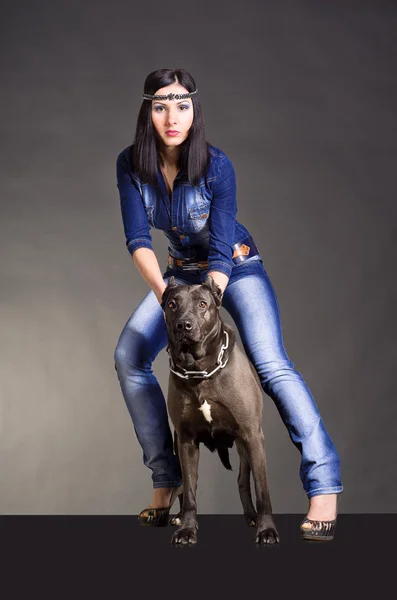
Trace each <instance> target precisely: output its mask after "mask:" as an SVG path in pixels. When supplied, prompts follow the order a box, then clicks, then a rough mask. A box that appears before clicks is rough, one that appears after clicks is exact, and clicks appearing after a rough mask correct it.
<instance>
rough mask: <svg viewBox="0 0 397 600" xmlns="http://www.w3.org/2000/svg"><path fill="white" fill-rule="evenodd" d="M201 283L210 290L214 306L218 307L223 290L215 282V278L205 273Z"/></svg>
mask: <svg viewBox="0 0 397 600" xmlns="http://www.w3.org/2000/svg"><path fill="white" fill-rule="evenodd" d="M202 285H205V287H207V288H208V289H209V290H210V292H211V294H212V295H213V297H214V300H215V304H216V307H217V308H219V307H220V306H221V304H222V297H223V292H222V290H221V288H220V287H219V285H218V284H217V283H216V281H215V279H213V278H212V277H211V275H207V277H206V278H205V281H204V282H203V284H202Z"/></svg>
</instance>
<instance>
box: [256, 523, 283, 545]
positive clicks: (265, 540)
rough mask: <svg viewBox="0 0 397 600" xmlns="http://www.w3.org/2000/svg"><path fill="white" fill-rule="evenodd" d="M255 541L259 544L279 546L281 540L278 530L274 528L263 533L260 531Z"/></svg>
mask: <svg viewBox="0 0 397 600" xmlns="http://www.w3.org/2000/svg"><path fill="white" fill-rule="evenodd" d="M255 541H256V543H257V544H263V545H270V544H279V543H280V538H279V535H278V533H277V529H275V528H274V527H267V528H266V529H263V530H262V531H258V533H257V534H256V538H255Z"/></svg>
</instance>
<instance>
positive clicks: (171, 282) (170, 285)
mask: <svg viewBox="0 0 397 600" xmlns="http://www.w3.org/2000/svg"><path fill="white" fill-rule="evenodd" d="M175 287H178V284H177V283H176V281H175V277H174V276H173V275H171V277H170V278H169V279H168V281H167V287H166V288H165V290H164V292H163V294H162V296H161V303H160V306H161V308H162V309H163V310H164V306H165V299H166V297H167V295H168V292H169V291H170V290H171V289H172V288H175Z"/></svg>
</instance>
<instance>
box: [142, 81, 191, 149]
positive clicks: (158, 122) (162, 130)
mask: <svg viewBox="0 0 397 600" xmlns="http://www.w3.org/2000/svg"><path fill="white" fill-rule="evenodd" d="M170 92H171V93H173V94H187V93H188V92H189V90H187V89H186V88H184V87H183V86H182V85H180V84H179V83H172V84H171V85H167V86H165V87H163V88H161V89H159V90H157V91H156V92H155V94H156V95H157V94H161V95H162V96H165V95H166V94H169V93H170ZM193 115H194V113H193V102H192V99H191V98H186V99H185V100H152V121H153V125H154V128H155V130H156V132H157V136H158V137H159V139H160V140H161V141H162V142H163V144H164V145H165V146H167V147H175V146H179V144H181V143H182V142H183V141H184V140H185V139H186V138H187V137H188V135H189V129H190V127H191V125H192V123H193ZM169 131H177V132H178V133H176V134H175V135H170V134H169V133H167V132H169Z"/></svg>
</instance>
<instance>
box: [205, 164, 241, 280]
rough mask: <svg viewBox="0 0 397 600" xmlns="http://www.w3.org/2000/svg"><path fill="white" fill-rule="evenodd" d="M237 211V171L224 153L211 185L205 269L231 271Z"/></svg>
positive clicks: (226, 272)
mask: <svg viewBox="0 0 397 600" xmlns="http://www.w3.org/2000/svg"><path fill="white" fill-rule="evenodd" d="M236 214H237V199H236V175H235V172H234V167H233V165H232V163H231V161H230V160H229V158H228V157H227V156H225V157H224V158H222V162H221V165H220V168H219V172H218V174H217V178H216V180H215V182H214V185H213V188H212V202H211V212H210V217H209V222H208V229H209V252H208V271H221V272H222V273H225V275H227V276H228V277H230V275H231V272H232V267H233V261H232V256H233V248H232V246H233V244H234V232H235V225H236Z"/></svg>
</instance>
